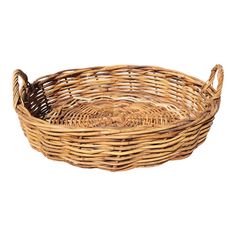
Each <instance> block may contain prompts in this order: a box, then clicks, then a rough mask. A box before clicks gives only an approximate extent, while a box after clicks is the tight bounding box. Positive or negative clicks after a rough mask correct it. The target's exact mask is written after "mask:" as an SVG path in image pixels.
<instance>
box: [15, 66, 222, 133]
mask: <svg viewBox="0 0 236 236" xmlns="http://www.w3.org/2000/svg"><path fill="white" fill-rule="evenodd" d="M123 68H127V69H142V68H143V69H150V70H152V71H153V70H158V71H166V72H170V73H172V74H173V75H176V76H177V77H179V76H181V77H182V78H188V79H190V80H192V81H193V82H194V83H195V84H197V85H199V86H201V87H204V86H205V85H206V84H207V82H204V81H202V80H200V79H198V78H197V77H194V76H191V75H188V74H185V73H183V72H180V71H177V70H172V69H167V68H163V67H159V66H150V65H147V66H146V65H131V64H129V65H111V66H96V67H86V68H79V69H66V70H61V71H58V72H56V73H53V74H48V75H44V76H41V77H38V78H37V79H35V80H34V81H33V83H32V85H35V84H37V83H38V82H39V81H40V80H42V79H46V81H47V80H51V79H53V78H61V77H62V78H63V76H68V75H71V74H77V73H82V72H86V71H89V70H94V71H96V72H99V71H105V70H114V69H123ZM208 88H209V89H210V90H211V91H212V92H213V93H215V92H216V89H215V88H214V87H213V86H212V85H209V87H208ZM22 91H23V88H21V89H20V94H22ZM209 99H210V101H213V105H211V106H210V107H209V108H208V109H206V110H204V111H202V112H200V113H198V114H197V116H196V118H194V119H189V118H186V119H183V120H180V121H177V122H175V123H172V124H168V125H165V126H157V127H152V126H134V127H87V128H82V127H73V126H72V127H68V126H65V125H58V124H51V123H48V121H45V120H43V119H41V118H37V117H35V116H33V115H32V114H31V113H30V112H29V111H28V109H27V108H26V107H25V106H24V105H23V104H18V105H17V106H16V107H15V109H16V111H17V113H18V115H19V113H20V115H22V116H21V118H22V119H25V120H26V121H28V122H32V121H33V122H34V123H35V124H36V125H37V126H40V127H42V128H43V127H47V128H48V127H50V128H51V129H53V130H54V131H58V132H62V131H63V132H69V133H70V132H72V133H74V132H100V133H101V134H106V133H107V134H119V133H122V134H124V133H127V134H137V133H139V132H142V134H144V133H150V132H158V131H161V132H163V133H164V132H165V131H170V129H171V130H172V131H181V130H183V129H187V128H190V127H191V126H193V125H194V124H201V123H202V122H204V121H205V120H209V119H211V117H209V116H207V114H209V113H210V112H211V111H212V109H213V110H215V111H217V109H218V106H219V105H218V103H217V100H214V99H213V98H209ZM213 113H214V112H213ZM213 116H214V115H212V117H213Z"/></svg>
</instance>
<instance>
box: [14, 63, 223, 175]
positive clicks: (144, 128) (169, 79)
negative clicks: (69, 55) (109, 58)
mask: <svg viewBox="0 0 236 236" xmlns="http://www.w3.org/2000/svg"><path fill="white" fill-rule="evenodd" d="M216 74H217V78H218V86H217V88H216V89H214V88H213V81H214V79H215V77H216ZM19 78H21V79H22V81H23V84H22V88H21V89H20V90H19V83H18V79H19ZM222 85H223V68H222V66H220V65H216V66H215V67H214V68H213V69H212V71H211V75H210V78H209V80H208V81H207V82H206V83H205V82H203V81H201V80H199V79H197V78H194V77H192V76H189V75H186V74H183V73H180V72H177V71H173V70H168V69H164V68H160V67H154V66H127V65H124V66H109V67H93V68H86V69H74V70H65V71H61V72H58V73H56V74H52V75H47V76H43V77H41V78H39V79H37V80H36V81H34V82H33V83H32V84H30V83H29V82H28V78H27V76H26V75H25V74H24V73H23V72H22V71H21V70H16V71H15V72H14V76H13V96H14V99H13V103H14V108H15V110H16V112H17V113H18V116H19V119H20V122H21V126H22V129H23V131H24V133H25V135H26V137H27V138H28V140H29V142H30V144H31V146H32V147H33V148H34V149H36V150H38V151H40V152H42V153H43V154H44V155H45V156H47V157H48V158H50V159H54V160H60V161H66V162H69V163H70V164H73V165H76V166H80V167H88V168H93V167H97V168H102V169H106V170H111V171H117V170H126V169H130V168H134V167H140V166H153V165H158V164H161V163H164V162H166V161H168V160H175V159H182V158H185V157H187V156H189V155H190V154H191V153H192V152H193V150H194V149H195V148H196V147H197V146H198V145H199V144H201V143H202V142H203V141H204V140H205V139H206V135H207V133H208V131H209V129H210V127H211V124H212V121H213V119H214V116H215V114H216V112H217V111H218V108H219V105H220V96H221V90H222Z"/></svg>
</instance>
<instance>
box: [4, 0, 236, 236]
mask: <svg viewBox="0 0 236 236" xmlns="http://www.w3.org/2000/svg"><path fill="white" fill-rule="evenodd" d="M234 3H235V1H233V0H232V1H227V0H224V1H217V0H215V1H207V0H205V1H200V0H198V1H187V0H186V1H184V0H180V1H174V0H173V1H170V0H165V1H157V0H156V1H154V0H153V1H151V0H145V1H139V0H136V1H135V0H133V1H130V0H126V1H123V0H119V1H112V0H110V1H108V0H106V1H105V0H100V1H91V0H86V1H85V0H84V1H78V0H77V1H72V0H66V1H60V0H58V1H49V0H48V1H42V0H41V1H26V0H22V1H13V0H5V1H4V0H2V1H1V2H0V82H1V84H0V106H1V110H0V134H1V135H0V147H1V151H0V235H2V236H8V235H24V236H28V235H30V236H32V235H34V236H38V235H40V236H42V235H57V236H61V235H83V236H86V235H102V236H106V235H109V236H110V235H114V236H116V235H117V236H120V235H151V236H152V235H162V236H165V235H181V236H184V235H192V236H195V235H227V236H231V235H232V236H235V235H236V192H235V188H236V183H235V182H236V161H235V160H236V154H235V146H236V143H235V133H236V132H235V131H236V130H235V104H236V103H235V99H236V92H235V91H236V82H235V81H236V78H235V77H236V75H235V71H236V60H235V57H236V34H235V30H236V26H235V24H236V7H235V6H234ZM216 63H220V64H222V65H223V66H224V69H225V82H224V87H223V93H222V103H221V107H220V110H219V112H218V114H217V115H216V119H215V121H214V124H213V126H212V128H211V130H210V133H209V135H208V138H207V140H206V142H205V143H204V144H203V145H201V146H200V147H199V148H197V149H196V150H195V151H194V153H193V154H192V155H191V156H190V157H189V158H187V159H185V160H182V161H172V162H168V163H166V164H164V165H162V166H158V167H152V168H139V169H133V170H130V171H125V172H118V173H111V172H107V171H103V170H97V169H81V168H76V167H73V166H70V165H68V164H65V163H62V162H55V161H51V160H48V159H47V158H45V157H43V155H42V154H40V153H38V152H36V151H34V150H33V149H32V148H31V147H30V146H29V144H28V142H27V140H26V138H25V137H24V135H23V132H22V131H21V128H20V125H19V122H18V119H17V116H16V114H15V112H14V110H13V107H12V72H13V70H14V69H16V68H20V69H22V70H24V71H25V73H27V75H28V77H29V80H30V81H31V82H32V81H33V80H35V79H36V78H37V77H39V76H41V75H45V74H48V73H54V72H56V71H59V70H63V69H69V68H80V67H90V66H97V65H114V64H141V65H157V66H162V67H166V68H171V69H176V70H179V71H182V72H185V73H187V74H190V75H193V76H196V77H198V78H200V79H202V80H204V81H206V80H207V79H208V77H209V74H210V69H211V68H212V67H213V66H214V65H215V64H216Z"/></svg>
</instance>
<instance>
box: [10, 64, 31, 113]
mask: <svg viewBox="0 0 236 236" xmlns="http://www.w3.org/2000/svg"><path fill="white" fill-rule="evenodd" d="M19 77H20V78H21V79H22V81H23V83H22V88H24V89H26V88H27V87H28V86H29V82H28V77H27V75H26V74H25V73H24V72H23V71H21V70H19V69H17V70H15V71H14V73H13V106H14V108H15V109H16V107H17V105H18V104H19V102H22V98H21V96H20V86H19Z"/></svg>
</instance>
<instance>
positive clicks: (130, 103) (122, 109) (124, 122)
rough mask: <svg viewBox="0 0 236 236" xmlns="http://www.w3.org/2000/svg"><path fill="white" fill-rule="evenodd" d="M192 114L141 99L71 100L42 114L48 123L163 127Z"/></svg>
mask: <svg viewBox="0 0 236 236" xmlns="http://www.w3.org/2000/svg"><path fill="white" fill-rule="evenodd" d="M187 118H188V119H189V118H194V113H189V112H188V110H187V109H183V107H179V106H178V104H171V103H168V102H159V103H154V102H150V101H145V100H141V101H140V99H137V100H136V99H131V98H130V99H129V98H119V99H109V98H100V99H95V100H91V101H76V100H74V101H72V102H70V103H68V104H64V105H63V106H61V107H59V108H56V109H53V110H52V111H51V112H49V113H48V114H47V115H46V116H45V120H47V121H48V122H49V123H51V124H57V125H58V124H60V125H65V126H76V127H84V128H86V127H135V126H152V127H154V126H164V125H169V124H173V123H176V122H178V121H181V120H183V119H187Z"/></svg>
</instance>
